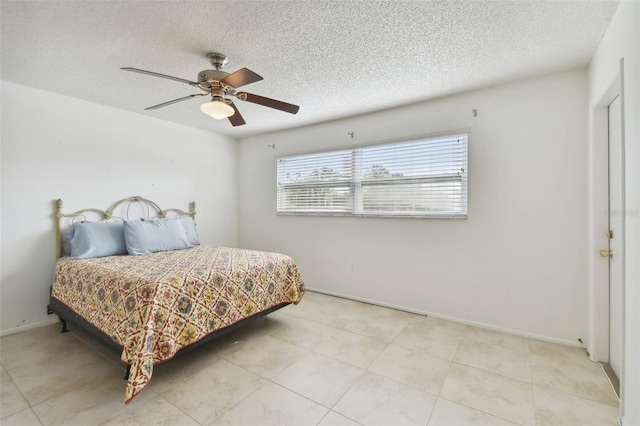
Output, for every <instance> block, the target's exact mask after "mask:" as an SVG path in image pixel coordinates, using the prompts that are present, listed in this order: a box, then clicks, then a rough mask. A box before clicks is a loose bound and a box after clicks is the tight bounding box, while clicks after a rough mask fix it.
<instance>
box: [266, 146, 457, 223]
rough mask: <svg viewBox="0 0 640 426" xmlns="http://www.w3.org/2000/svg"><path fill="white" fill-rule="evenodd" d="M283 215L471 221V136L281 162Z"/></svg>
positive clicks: (280, 208) (279, 194)
mask: <svg viewBox="0 0 640 426" xmlns="http://www.w3.org/2000/svg"><path fill="white" fill-rule="evenodd" d="M277 168H278V170H277V171H278V173H277V179H278V182H277V183H278V187H277V188H278V189H277V206H278V213H281V214H316V215H322V214H327V215H332V214H342V215H359V216H410V217H466V216H467V135H466V134H455V135H447V136H439V137H431V138H420V139H414V140H407V141H401V142H393V143H384V144H377V145H371V146H362V147H356V148H353V149H348V150H340V151H327V152H319V153H313V154H305V155H294V156H288V157H281V158H278V163H277Z"/></svg>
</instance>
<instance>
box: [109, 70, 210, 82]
mask: <svg viewBox="0 0 640 426" xmlns="http://www.w3.org/2000/svg"><path fill="white" fill-rule="evenodd" d="M120 69H121V70H124V71H131V72H138V73H140V74H147V75H152V76H154V77H160V78H166V79H169V80H173V81H178V82H180V83H186V84H189V85H191V86H198V83H196V82H195V81H189V80H185V79H184V78H179V77H172V76H170V75H165V74H160V73H157V72H153V71H145V70H141V69H138V68H130V67H125V68H120Z"/></svg>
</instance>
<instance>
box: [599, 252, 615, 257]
mask: <svg viewBox="0 0 640 426" xmlns="http://www.w3.org/2000/svg"><path fill="white" fill-rule="evenodd" d="M600 256H602V257H613V251H612V250H600Z"/></svg>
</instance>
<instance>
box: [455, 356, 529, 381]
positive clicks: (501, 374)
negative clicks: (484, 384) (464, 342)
mask: <svg viewBox="0 0 640 426" xmlns="http://www.w3.org/2000/svg"><path fill="white" fill-rule="evenodd" d="M451 362H452V363H456V364H458V365H463V366H465V367H471V368H476V369H478V370H482V371H486V372H487V373H493V374H497V375H499V376H502V377H506V378H508V379H514V380H519V381H521V382H524V383H528V384H533V377H532V374H531V366H530V365H527V369H528V372H529V377H530V380H529V381H526V380H522V379H520V378H517V377H513V376H509V375H507V374H505V373H500V372H497V371H493V370H489V369H487V368H484V367H478V366H476V365H470V364H466V363H464V362H462V361H460V360H456V357H454V358H453V360H452V361H451Z"/></svg>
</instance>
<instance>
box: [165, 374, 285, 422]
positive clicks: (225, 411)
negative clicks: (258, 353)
mask: <svg viewBox="0 0 640 426" xmlns="http://www.w3.org/2000/svg"><path fill="white" fill-rule="evenodd" d="M234 365H235V364H234ZM237 367H239V368H243V367H240V366H237ZM245 370H246V369H245ZM246 371H249V370H246ZM249 372H250V373H252V374H256V373H254V372H253V371H249ZM256 375H258V376H259V377H260V379H263V380H264V382H263V383H262V384H260V386H258V387H257V388H255V389H254V390H252V391H251V392H249V393H248V394H247V395H245V397H244V398H241V399H240V400H239V401H237V402H236V403H234V404H232V405H230V406H229V407H228V408H226V409H224V410H222V412H220V413H219V414H218V415H217V416H215V417H214V418H213V419H212V420H211V421H209V422H208V423H200V422H198V421H196V423H198V424H200V425H203V426H207V425H212V424H213V423H214V422H215V421H216V420H218V419H220V418H221V417H223V416H224V415H225V414H227V413H228V412H230V411H231V410H233V409H234V408H235V407H236V406H238V405H240V404H242V403H243V402H244V401H245V400H246V399H247V398H249V397H251V395H253V394H254V393H256V392H258V391H259V390H260V389H262V388H263V387H264V386H265V385H267V384H268V383H273V382H271V380H268V379H265V378H264V377H262V376H260V375H259V374H256ZM172 405H173V404H172Z"/></svg>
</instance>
